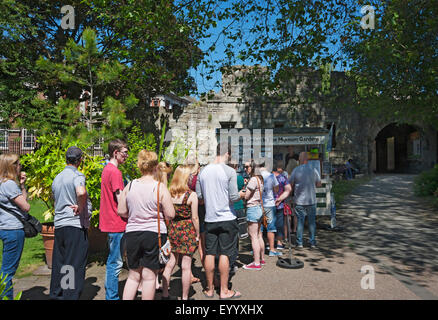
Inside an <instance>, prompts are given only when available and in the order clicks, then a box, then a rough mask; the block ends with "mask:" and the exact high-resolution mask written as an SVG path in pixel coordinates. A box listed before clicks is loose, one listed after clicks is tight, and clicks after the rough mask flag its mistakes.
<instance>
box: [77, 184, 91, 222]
mask: <svg viewBox="0 0 438 320" xmlns="http://www.w3.org/2000/svg"><path fill="white" fill-rule="evenodd" d="M76 197H77V200H78V203H77V205H78V207H77V211H76V212H75V215H78V214H80V213H81V212H83V211H84V210H85V209H86V208H87V209H88V206H87V189H85V187H84V186H78V187H76Z"/></svg>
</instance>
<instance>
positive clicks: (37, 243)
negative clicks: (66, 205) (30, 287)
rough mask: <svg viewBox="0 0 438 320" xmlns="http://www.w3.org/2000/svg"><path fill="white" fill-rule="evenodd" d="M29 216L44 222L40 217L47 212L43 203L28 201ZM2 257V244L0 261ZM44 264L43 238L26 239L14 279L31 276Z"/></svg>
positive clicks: (39, 236)
mask: <svg viewBox="0 0 438 320" xmlns="http://www.w3.org/2000/svg"><path fill="white" fill-rule="evenodd" d="M29 203H30V212H29V213H30V214H31V215H32V216H34V217H35V218H37V219H38V220H39V221H41V222H44V218H43V216H42V214H43V212H44V211H46V210H47V208H46V205H45V204H44V202H42V201H39V200H33V201H29ZM2 256H3V242H2V243H1V244H0V261H2ZM45 263H46V262H45V250H44V244H43V238H42V237H41V234H39V235H37V236H36V237H34V238H26V239H25V241H24V248H23V253H22V255H21V259H20V264H19V266H18V270H17V273H16V274H15V277H16V278H22V277H26V276H29V275H30V274H32V272H33V271H35V269H37V268H38V267H39V266H42V265H44V264H45Z"/></svg>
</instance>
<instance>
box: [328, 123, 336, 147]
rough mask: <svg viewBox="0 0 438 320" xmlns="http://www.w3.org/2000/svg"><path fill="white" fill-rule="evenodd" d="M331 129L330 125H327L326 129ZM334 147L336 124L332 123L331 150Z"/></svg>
mask: <svg viewBox="0 0 438 320" xmlns="http://www.w3.org/2000/svg"><path fill="white" fill-rule="evenodd" d="M331 127H332V124H331V123H329V124H327V129H328V130H330V129H331ZM335 147H336V124H335V123H333V132H332V149H333V148H335Z"/></svg>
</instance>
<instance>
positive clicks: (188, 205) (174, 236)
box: [162, 165, 199, 300]
mask: <svg viewBox="0 0 438 320" xmlns="http://www.w3.org/2000/svg"><path fill="white" fill-rule="evenodd" d="M191 170H192V168H191V167H190V166H189V165H180V166H178V167H177V168H176V170H175V173H174V175H173V178H172V181H171V183H170V187H169V191H170V195H171V197H172V202H173V205H174V207H175V219H174V220H172V221H170V222H169V223H168V225H167V230H168V234H169V240H170V244H171V247H172V255H171V258H170V260H169V262H168V263H167V264H166V267H165V269H164V272H163V296H162V297H163V299H169V281H170V276H171V274H172V271H173V269H174V267H175V265H176V262H177V261H178V259H179V258H180V257H181V269H182V277H181V279H182V300H187V299H188V295H189V290H190V285H191V277H192V269H191V267H192V256H193V254H194V253H195V251H196V249H197V246H198V241H199V218H198V197H197V195H196V192H193V191H191V190H190V188H189V186H188V180H189V177H190V173H191Z"/></svg>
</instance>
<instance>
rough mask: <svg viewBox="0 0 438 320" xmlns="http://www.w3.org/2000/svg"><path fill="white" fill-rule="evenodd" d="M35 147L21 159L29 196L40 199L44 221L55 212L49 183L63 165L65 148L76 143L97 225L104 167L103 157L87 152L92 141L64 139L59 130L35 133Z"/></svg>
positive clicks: (64, 164) (49, 218)
mask: <svg viewBox="0 0 438 320" xmlns="http://www.w3.org/2000/svg"><path fill="white" fill-rule="evenodd" d="M37 142H38V144H39V145H40V146H41V147H40V148H39V149H38V150H36V151H34V152H32V153H29V154H26V155H23V156H22V158H21V163H22V164H23V170H24V171H26V173H27V177H28V178H27V181H26V185H27V187H28V188H29V190H28V192H29V198H30V199H31V200H33V199H35V198H37V199H40V200H42V201H43V202H44V203H45V204H46V206H47V210H46V211H45V212H44V214H43V216H44V219H45V220H46V221H48V220H52V219H53V215H54V201H53V198H52V183H53V179H55V177H56V175H57V174H58V173H60V172H61V171H62V170H63V169H64V168H65V166H66V163H65V152H66V151H67V149H68V148H69V147H70V146H77V147H79V148H80V149H81V150H82V151H83V152H84V156H83V160H82V163H81V165H80V167H79V171H81V172H82V173H83V174H84V175H85V179H86V184H87V185H86V187H87V191H88V196H89V197H90V200H91V203H92V205H93V214H92V219H91V224H92V225H93V226H97V224H98V222H99V219H98V214H99V204H100V177H101V174H102V170H103V158H102V157H100V156H91V155H89V154H88V153H87V150H88V149H89V148H90V146H91V144H85V143H83V142H80V141H78V140H76V141H70V142H67V141H63V139H62V138H61V134H60V133H59V132H58V134H52V135H43V136H40V137H38V139H37Z"/></svg>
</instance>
